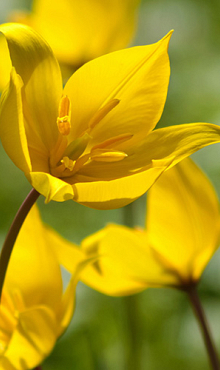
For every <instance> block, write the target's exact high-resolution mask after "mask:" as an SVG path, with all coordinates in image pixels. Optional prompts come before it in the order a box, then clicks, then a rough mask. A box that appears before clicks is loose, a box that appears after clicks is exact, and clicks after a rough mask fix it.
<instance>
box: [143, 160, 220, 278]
mask: <svg viewBox="0 0 220 370" xmlns="http://www.w3.org/2000/svg"><path fill="white" fill-rule="evenodd" d="M146 228H147V233H148V236H149V242H150V244H151V245H152V248H154V249H155V251H156V253H157V255H158V257H159V258H161V262H163V263H164V267H166V266H165V260H167V261H169V264H170V265H172V266H173V267H174V269H175V270H176V271H178V274H179V275H180V276H181V277H182V279H183V280H184V279H185V280H187V279H188V280H190V278H191V279H192V280H197V279H198V278H199V277H200V275H201V273H202V271H203V269H204V268H205V266H206V265H207V263H208V261H209V260H210V258H211V256H212V255H213V253H214V252H215V250H216V247H217V243H218V238H219V230H220V215H219V203H218V199H217V195H216V193H215V191H214V189H213V187H212V184H211V183H210V181H209V180H208V178H207V177H206V176H205V174H203V172H202V171H201V170H200V169H199V168H198V167H197V166H196V165H195V164H194V163H193V161H191V160H190V159H189V158H187V159H185V160H184V161H182V162H181V163H179V164H177V165H176V166H175V167H173V168H172V169H170V170H169V171H167V172H165V173H164V174H163V175H162V176H161V177H160V179H159V180H158V181H157V182H156V183H155V185H154V187H153V188H152V189H151V190H150V191H149V194H148V213H147V224H146ZM155 257H156V255H155ZM162 259H164V260H163V261H162Z"/></svg>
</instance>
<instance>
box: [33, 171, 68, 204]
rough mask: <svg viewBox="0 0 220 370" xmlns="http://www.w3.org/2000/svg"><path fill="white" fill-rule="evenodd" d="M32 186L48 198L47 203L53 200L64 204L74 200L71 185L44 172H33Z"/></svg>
mask: <svg viewBox="0 0 220 370" xmlns="http://www.w3.org/2000/svg"><path fill="white" fill-rule="evenodd" d="M30 182H31V185H32V186H33V187H34V188H35V189H36V190H37V191H38V192H39V193H40V194H43V195H44V196H45V198H46V200H45V202H46V203H48V202H50V201H51V200H55V201H57V202H64V201H65V200H68V199H73V197H74V191H73V187H72V186H71V185H70V184H67V183H66V182H64V181H62V180H60V179H58V178H57V177H54V176H51V175H50V174H48V173H44V172H31V173H30Z"/></svg>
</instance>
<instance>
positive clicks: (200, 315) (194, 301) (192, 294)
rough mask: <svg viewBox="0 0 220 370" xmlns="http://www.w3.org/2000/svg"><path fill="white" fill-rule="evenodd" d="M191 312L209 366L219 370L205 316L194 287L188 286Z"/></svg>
mask: <svg viewBox="0 0 220 370" xmlns="http://www.w3.org/2000/svg"><path fill="white" fill-rule="evenodd" d="M185 291H186V293H187V295H188V297H189V300H190V303H191V305H192V308H193V311H194V313H195V315H196V317H197V319H198V322H199V326H200V329H201V332H202V335H203V339H204V342H205V346H206V350H207V352H208V355H209V360H210V364H211V367H212V369H213V370H220V366H219V360H218V355H217V352H216V349H215V345H214V342H213V339H212V335H211V332H210V329H209V325H208V322H207V319H206V316H205V312H204V310H203V308H202V305H201V302H200V299H199V296H198V293H197V290H196V287H195V286H189V287H187V288H186V289H185Z"/></svg>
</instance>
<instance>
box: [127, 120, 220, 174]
mask: <svg viewBox="0 0 220 370" xmlns="http://www.w3.org/2000/svg"><path fill="white" fill-rule="evenodd" d="M219 142H220V127H219V126H217V125H213V124H211V123H189V124H183V125H177V126H170V127H164V128H161V129H158V130H154V131H152V132H151V133H150V134H149V135H148V136H147V137H146V139H144V140H142V141H140V142H139V145H138V144H137V145H136V146H135V145H134V148H133V151H134V153H135V154H134V156H133V157H131V158H130V160H131V161H135V163H136V166H137V168H138V167H142V166H144V164H145V163H149V161H151V160H153V161H155V166H157V165H160V166H166V167H167V169H168V168H170V167H171V166H174V165H175V164H176V163H178V162H180V161H181V160H182V159H184V158H185V157H188V156H189V155H191V154H192V153H194V152H196V151H197V150H199V149H202V148H204V147H205V146H208V145H211V144H215V143H219ZM144 153H145V156H143V154H144ZM168 162H169V164H168ZM130 165H131V163H130ZM167 165H168V166H167Z"/></svg>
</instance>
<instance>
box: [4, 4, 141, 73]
mask: <svg viewBox="0 0 220 370" xmlns="http://www.w3.org/2000/svg"><path fill="white" fill-rule="evenodd" d="M139 3H140V0H80V1H77V0H55V1H54V0H34V1H33V7H32V11H31V13H28V12H14V13H13V14H12V15H11V17H10V18H11V20H12V21H16V22H19V23H23V24H26V25H29V26H31V27H33V28H34V29H35V30H36V31H38V32H39V33H40V34H41V35H42V36H43V37H44V38H45V39H46V40H47V41H48V43H49V44H50V46H51V47H52V49H53V52H54V54H55V55H56V57H57V59H58V60H59V62H61V63H63V64H66V65H68V66H70V67H72V68H73V69H75V68H78V67H79V66H81V65H82V64H84V63H85V62H88V61H89V60H91V59H94V58H97V57H98V56H100V55H103V54H106V53H110V52H112V51H115V50H119V49H123V48H124V47H126V46H127V45H128V44H129V43H130V41H131V39H132V38H133V35H134V32H135V29H136V21H137V12H138V6H139Z"/></svg>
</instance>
